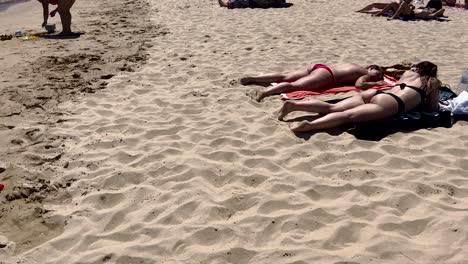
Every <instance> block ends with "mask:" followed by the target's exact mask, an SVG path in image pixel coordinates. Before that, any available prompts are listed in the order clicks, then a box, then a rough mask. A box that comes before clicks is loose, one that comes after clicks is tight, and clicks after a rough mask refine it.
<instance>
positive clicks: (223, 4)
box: [218, 0, 228, 7]
mask: <svg viewBox="0 0 468 264" xmlns="http://www.w3.org/2000/svg"><path fill="white" fill-rule="evenodd" d="M218 3H219V6H221V7H228V3H227V0H226V1H223V0H218Z"/></svg>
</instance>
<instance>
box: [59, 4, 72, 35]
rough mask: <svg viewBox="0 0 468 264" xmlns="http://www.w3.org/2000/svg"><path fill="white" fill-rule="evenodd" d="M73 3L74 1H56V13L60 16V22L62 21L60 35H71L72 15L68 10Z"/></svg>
mask: <svg viewBox="0 0 468 264" xmlns="http://www.w3.org/2000/svg"><path fill="white" fill-rule="evenodd" d="M74 3H75V0H59V1H58V8H57V9H58V12H59V15H60V20H61V21H62V28H63V29H62V32H61V33H60V34H65V35H66V34H72V33H73V32H72V30H71V21H72V15H71V13H70V9H71V7H72V6H73V4H74Z"/></svg>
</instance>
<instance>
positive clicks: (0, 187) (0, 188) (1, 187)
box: [0, 183, 5, 192]
mask: <svg viewBox="0 0 468 264" xmlns="http://www.w3.org/2000/svg"><path fill="white" fill-rule="evenodd" d="M3 188H5V185H3V184H1V183H0V192H1V191H2V190H3Z"/></svg>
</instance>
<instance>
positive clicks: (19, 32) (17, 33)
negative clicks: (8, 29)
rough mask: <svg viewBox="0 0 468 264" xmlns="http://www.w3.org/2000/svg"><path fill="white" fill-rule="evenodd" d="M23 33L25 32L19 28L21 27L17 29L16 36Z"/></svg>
mask: <svg viewBox="0 0 468 264" xmlns="http://www.w3.org/2000/svg"><path fill="white" fill-rule="evenodd" d="M22 34H23V31H21V30H19V29H17V30H16V31H15V35H16V36H21V35H22Z"/></svg>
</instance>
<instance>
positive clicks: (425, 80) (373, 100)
mask: <svg viewBox="0 0 468 264" xmlns="http://www.w3.org/2000/svg"><path fill="white" fill-rule="evenodd" d="M440 86H441V82H440V81H439V79H437V66H436V65H435V64H433V63H431V62H428V61H423V62H420V63H418V64H415V65H413V67H412V69H411V70H408V71H405V72H404V74H403V75H402V76H401V78H400V80H399V81H398V82H397V83H396V84H395V86H394V87H393V88H392V89H391V90H389V91H388V92H383V91H381V90H376V89H369V90H367V91H364V92H361V93H360V94H358V95H355V96H353V97H350V98H348V99H345V100H342V101H340V102H338V103H336V104H330V103H327V102H323V101H320V100H307V101H286V102H285V103H284V105H283V107H282V108H281V110H280V111H279V113H278V119H280V120H283V118H284V117H285V116H286V115H288V114H289V113H291V112H294V111H305V112H312V113H317V114H319V116H318V118H317V119H315V120H313V121H303V122H300V123H299V124H293V125H291V126H290V128H291V130H292V131H294V132H305V131H312V130H323V129H330V128H336V127H339V126H342V125H346V124H357V123H364V122H375V121H382V120H385V119H388V118H391V117H393V116H397V115H401V114H403V113H405V112H407V111H410V110H413V109H416V108H417V109H421V110H428V111H437V110H438V109H439V88H440Z"/></svg>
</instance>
